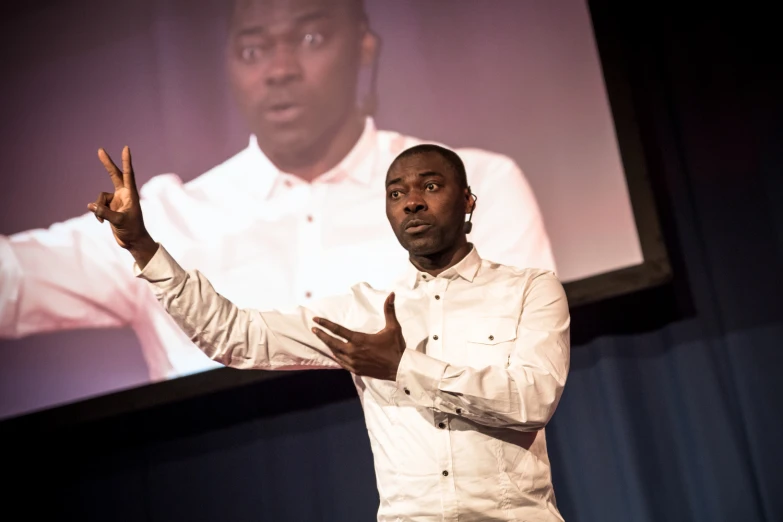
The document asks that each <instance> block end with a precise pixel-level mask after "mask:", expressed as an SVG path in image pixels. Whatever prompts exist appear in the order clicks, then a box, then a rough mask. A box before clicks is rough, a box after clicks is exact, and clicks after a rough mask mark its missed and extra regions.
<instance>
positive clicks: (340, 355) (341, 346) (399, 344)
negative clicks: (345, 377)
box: [313, 292, 405, 381]
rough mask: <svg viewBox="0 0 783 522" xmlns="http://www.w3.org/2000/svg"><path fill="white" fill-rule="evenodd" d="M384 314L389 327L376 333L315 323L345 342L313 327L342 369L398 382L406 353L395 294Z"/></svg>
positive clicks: (323, 322)
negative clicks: (395, 310)
mask: <svg viewBox="0 0 783 522" xmlns="http://www.w3.org/2000/svg"><path fill="white" fill-rule="evenodd" d="M383 313H384V315H385V316H386V327H385V328H384V329H383V330H381V331H380V332H378V333H375V334H364V333H359V332H354V331H352V330H349V329H347V328H345V327H343V326H340V325H339V324H335V323H333V322H331V321H328V320H326V319H322V318H320V317H316V318H315V319H314V321H315V322H316V323H317V324H318V325H319V326H322V327H323V328H326V329H327V330H329V331H330V332H332V333H333V334H335V335H339V336H340V337H342V338H343V339H345V341H343V340H342V339H338V338H337V337H333V336H331V335H329V334H328V333H326V332H324V331H323V330H321V329H320V328H313V333H314V334H315V335H316V336H318V338H319V339H320V340H321V341H323V343H324V344H325V345H326V346H327V347H329V349H330V350H331V351H332V353H333V354H334V356H335V358H336V359H337V362H339V363H340V366H342V367H343V368H345V369H346V370H348V371H349V372H352V373H354V374H356V375H364V376H367V377H374V378H376V379H384V380H387V381H394V380H396V379H397V368H398V367H399V365H400V359H402V354H403V352H404V351H405V339H404V338H403V336H402V327H401V326H400V323H399V321H397V315H396V314H395V312H394V292H392V293H391V294H389V297H387V298H386V302H385V303H384V304H383Z"/></svg>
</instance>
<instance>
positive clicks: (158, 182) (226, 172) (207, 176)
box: [139, 149, 250, 200]
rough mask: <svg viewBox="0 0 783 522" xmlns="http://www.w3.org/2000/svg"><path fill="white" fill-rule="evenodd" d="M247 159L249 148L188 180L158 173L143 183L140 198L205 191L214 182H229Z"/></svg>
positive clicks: (241, 170) (238, 172) (242, 169)
mask: <svg viewBox="0 0 783 522" xmlns="http://www.w3.org/2000/svg"><path fill="white" fill-rule="evenodd" d="M249 160H250V151H249V149H243V150H241V151H240V152H238V153H237V154H234V155H233V156H231V157H230V158H228V159H227V160H225V161H223V162H222V163H220V164H218V165H216V166H214V167H212V168H211V169H209V170H207V171H206V172H204V173H203V174H200V175H198V176H197V177H195V178H193V179H191V180H189V181H183V180H182V178H181V177H180V176H179V175H177V174H174V173H165V174H158V175H156V176H153V177H152V178H150V180H149V181H147V182H146V183H144V185H142V187H141V188H140V189H139V193H140V195H141V197H142V198H144V199H148V200H149V199H157V198H160V197H165V196H166V195H168V194H171V193H172V192H180V193H191V194H197V193H201V192H205V191H207V190H209V189H211V188H212V187H214V186H215V185H216V184H221V185H222V184H225V183H227V182H229V183H230V178H231V177H232V176H236V175H239V174H241V173H242V172H244V171H245V170H246V169H245V168H243V167H244V166H245V165H247V163H248V162H249Z"/></svg>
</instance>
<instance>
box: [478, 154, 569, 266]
mask: <svg viewBox="0 0 783 522" xmlns="http://www.w3.org/2000/svg"><path fill="white" fill-rule="evenodd" d="M477 168H480V169H481V171H480V172H477V173H476V174H477V175H476V182H477V183H476V185H475V186H473V187H472V190H473V192H474V193H475V194H476V196H477V197H478V200H477V202H476V203H477V204H476V213H475V217H476V219H475V220H474V221H473V232H472V233H471V235H470V236H468V237H469V238H470V239H471V241H472V242H473V243H475V244H476V246H477V247H478V249H479V251H480V252H481V254H482V256H484V257H485V258H486V259H491V260H492V261H497V262H498V263H502V264H504V265H508V266H517V267H520V268H539V269H542V270H551V271H553V272H556V265H555V259H554V255H553V254H552V246H551V243H550V241H549V235H548V233H547V231H546V227H545V225H544V218H543V216H542V215H541V210H540V208H539V205H538V201H537V199H536V196H535V194H534V193H533V189H532V187H531V186H530V183H529V182H528V180H527V178H526V177H525V175H524V173H523V172H522V171H521V170H520V168H519V167H518V166H517V164H516V163H514V161H512V160H511V159H510V158H507V157H505V156H498V157H497V158H494V159H493V161H491V162H489V163H487V164H486V165H483V164H482V165H480V167H477ZM509 225H511V226H509Z"/></svg>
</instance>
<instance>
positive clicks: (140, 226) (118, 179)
mask: <svg viewBox="0 0 783 522" xmlns="http://www.w3.org/2000/svg"><path fill="white" fill-rule="evenodd" d="M98 158H99V159H100V160H101V163H103V166H104V167H105V168H106V171H107V172H108V173H109V177H110V178H111V181H112V183H113V184H114V193H113V194H112V193H110V192H101V193H100V194H99V195H98V199H96V200H95V202H94V203H90V204H89V205H87V208H88V209H89V210H90V211H91V212H92V213H94V214H95V217H96V218H97V219H98V221H100V222H101V223H103V221H104V220H106V221H108V222H109V223H110V224H111V230H112V233H114V239H116V240H117V243H118V244H119V245H120V246H121V247H122V248H124V249H126V250H128V251H129V252H130V253H131V254H133V257H134V258H135V259H136V262H137V263H138V265H139V267H140V268H144V266H146V264H147V263H148V262H149V260H150V259H151V258H152V256H153V255H154V254H155V252H156V251H157V249H158V246H157V244H156V243H155V241H153V239H152V237H151V236H150V234H149V232H147V229H146V228H145V226H144V218H143V216H142V215H141V205H140V204H139V192H138V190H137V189H136V180H135V177H134V174H133V165H132V164H131V155H130V149H129V148H128V147H125V148H123V149H122V171H120V169H119V168H117V165H115V164H114V162H113V161H112V159H111V158H110V157H109V155H108V154H107V153H106V151H105V150H103V149H99V150H98Z"/></svg>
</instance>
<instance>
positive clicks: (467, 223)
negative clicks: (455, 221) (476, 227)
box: [463, 187, 478, 234]
mask: <svg viewBox="0 0 783 522" xmlns="http://www.w3.org/2000/svg"><path fill="white" fill-rule="evenodd" d="M468 192H469V193H470V196H473V208H472V209H471V210H470V215H469V216H468V220H467V221H465V226H464V227H463V230H464V231H465V233H466V234H470V232H471V231H472V230H473V223H471V220H472V219H473V211H474V210H476V201H478V196H476V195H475V194H474V193H473V192H470V187H468Z"/></svg>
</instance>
